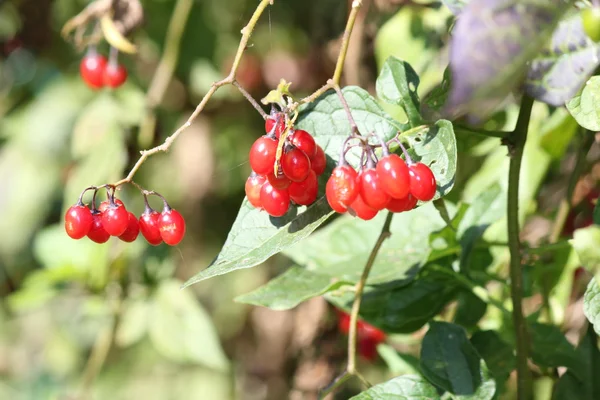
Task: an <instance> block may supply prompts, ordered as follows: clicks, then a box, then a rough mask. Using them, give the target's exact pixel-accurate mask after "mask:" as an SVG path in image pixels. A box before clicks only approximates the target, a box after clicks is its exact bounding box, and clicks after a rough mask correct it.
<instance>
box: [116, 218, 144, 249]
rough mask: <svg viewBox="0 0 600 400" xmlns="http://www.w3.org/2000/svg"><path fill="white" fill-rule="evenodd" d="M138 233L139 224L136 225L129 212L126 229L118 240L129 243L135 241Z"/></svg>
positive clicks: (135, 220)
mask: <svg viewBox="0 0 600 400" xmlns="http://www.w3.org/2000/svg"><path fill="white" fill-rule="evenodd" d="M139 233H140V224H139V223H138V220H137V218H136V217H135V215H134V214H133V213H132V212H131V211H129V218H128V219H127V229H125V232H123V234H122V235H121V236H119V239H121V240H122V241H124V242H128V243H131V242H133V241H134V240H135V239H137V237H138V234H139Z"/></svg>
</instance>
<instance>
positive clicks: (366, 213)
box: [348, 195, 378, 221]
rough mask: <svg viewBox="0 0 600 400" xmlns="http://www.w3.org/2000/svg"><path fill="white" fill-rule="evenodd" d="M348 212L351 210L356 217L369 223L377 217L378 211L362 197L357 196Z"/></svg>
mask: <svg viewBox="0 0 600 400" xmlns="http://www.w3.org/2000/svg"><path fill="white" fill-rule="evenodd" d="M348 210H351V211H352V212H353V213H354V215H356V216H357V217H358V218H360V219H364V220H365V221H369V220H371V219H373V218H375V216H376V215H377V213H378V211H377V210H376V209H374V208H372V207H370V206H369V205H367V203H365V201H364V200H363V198H362V196H361V195H358V196H356V199H355V200H354V201H353V202H352V204H351V205H350V207H348Z"/></svg>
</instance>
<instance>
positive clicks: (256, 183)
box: [245, 172, 267, 208]
mask: <svg viewBox="0 0 600 400" xmlns="http://www.w3.org/2000/svg"><path fill="white" fill-rule="evenodd" d="M266 181H267V178H265V176H264V175H258V174H256V173H254V172H253V173H252V174H250V176H249V177H248V179H247V180H246V187H245V189H246V197H247V198H248V201H249V202H250V204H252V205H253V206H254V207H255V208H262V204H261V203H260V189H261V188H262V186H263V184H264V183H265V182H266Z"/></svg>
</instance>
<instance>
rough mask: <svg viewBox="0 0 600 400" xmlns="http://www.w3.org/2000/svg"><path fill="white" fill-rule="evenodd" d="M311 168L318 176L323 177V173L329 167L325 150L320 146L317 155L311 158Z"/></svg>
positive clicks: (316, 151)
mask: <svg viewBox="0 0 600 400" xmlns="http://www.w3.org/2000/svg"><path fill="white" fill-rule="evenodd" d="M310 167H311V168H312V170H313V171H315V174H317V176H319V175H323V172H325V168H326V167H327V157H326V156H325V152H324V151H323V148H322V147H321V146H319V145H317V149H316V150H315V155H314V156H313V157H311V158H310Z"/></svg>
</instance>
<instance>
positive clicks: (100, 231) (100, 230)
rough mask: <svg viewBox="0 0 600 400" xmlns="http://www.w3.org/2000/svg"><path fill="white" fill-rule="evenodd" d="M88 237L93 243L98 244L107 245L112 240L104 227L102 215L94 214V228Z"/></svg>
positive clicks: (99, 213)
mask: <svg viewBox="0 0 600 400" xmlns="http://www.w3.org/2000/svg"><path fill="white" fill-rule="evenodd" d="M87 237H88V238H90V240H91V241H92V242H96V243H100V244H102V243H106V242H107V241H108V239H109V238H110V234H109V233H108V232H106V229H104V226H103V225H102V213H101V212H96V213H94V214H92V227H91V228H90V231H89V232H88V234H87Z"/></svg>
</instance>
